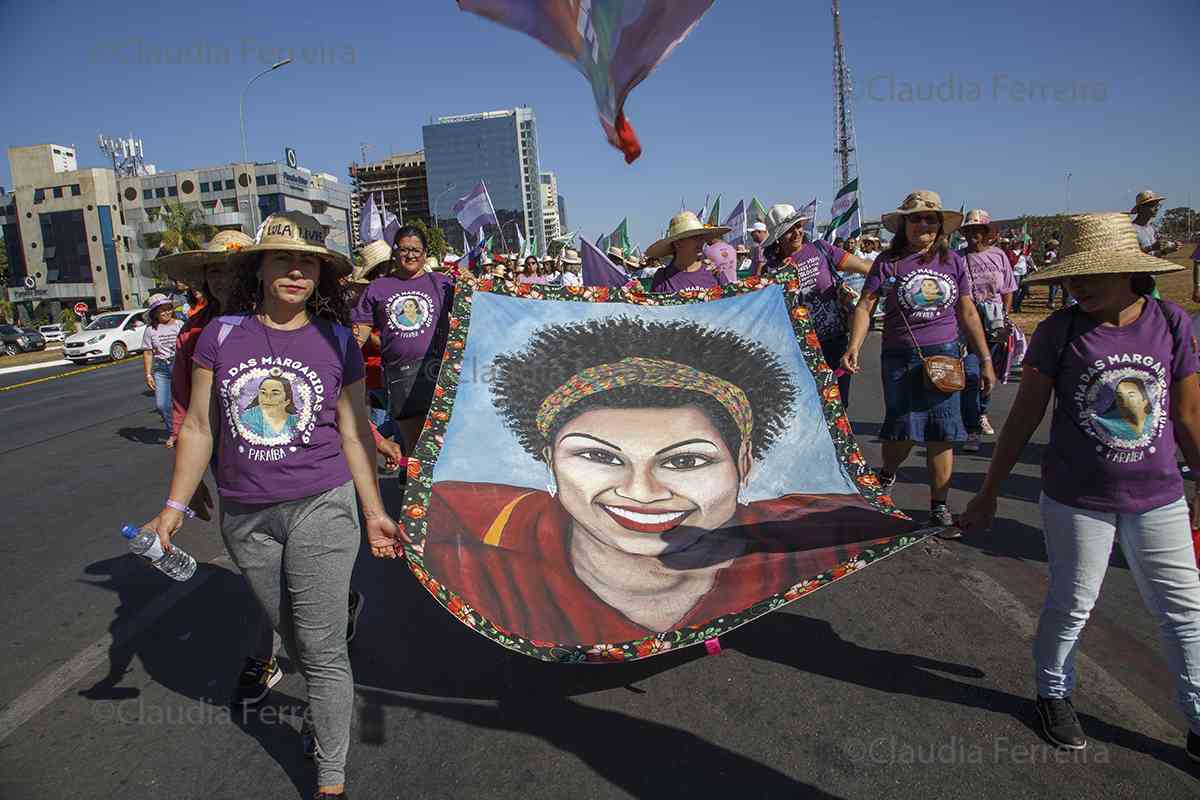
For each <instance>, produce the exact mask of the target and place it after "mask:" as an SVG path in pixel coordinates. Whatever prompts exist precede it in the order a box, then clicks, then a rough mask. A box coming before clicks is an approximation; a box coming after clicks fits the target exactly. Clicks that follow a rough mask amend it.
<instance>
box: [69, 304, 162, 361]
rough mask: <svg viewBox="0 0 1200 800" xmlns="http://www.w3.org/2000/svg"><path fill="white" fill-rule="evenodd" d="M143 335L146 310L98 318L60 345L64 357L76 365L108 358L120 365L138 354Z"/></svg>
mask: <svg viewBox="0 0 1200 800" xmlns="http://www.w3.org/2000/svg"><path fill="white" fill-rule="evenodd" d="M145 334H146V309H144V308H140V309H138V310H136V311H111V312H109V313H107V314H100V315H99V316H97V317H96V318H95V319H93V320H92V321H91V322H90V323H89V324H88V326H87V327H86V328H84V329H83V330H82V331H80V332H79V333H73V334H71V335H70V336H68V337H67V340H66V341H65V342H63V355H64V356H66V357H67V358H68V359H70V360H71V361H74V362H76V363H79V362H82V361H91V360H92V359H101V358H111V359H112V360H113V361H120V360H121V359H123V358H125V356H127V355H129V354H130V353H137V352H140V351H141V349H142V337H143V336H144V335H145Z"/></svg>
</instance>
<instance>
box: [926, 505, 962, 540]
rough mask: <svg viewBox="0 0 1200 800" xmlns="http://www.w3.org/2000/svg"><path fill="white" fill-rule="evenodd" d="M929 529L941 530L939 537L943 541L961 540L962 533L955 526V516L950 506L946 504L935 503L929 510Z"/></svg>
mask: <svg viewBox="0 0 1200 800" xmlns="http://www.w3.org/2000/svg"><path fill="white" fill-rule="evenodd" d="M929 527H931V528H941V529H942V530H941V531H939V532H938V536H939V537H940V538H942V539H960V538H962V531H961V530H959V529H958V527H957V526H956V525H955V524H954V515H953V514H951V513H950V506H948V505H946V504H945V503H934V504H933V506H932V507H931V508H930V509H929Z"/></svg>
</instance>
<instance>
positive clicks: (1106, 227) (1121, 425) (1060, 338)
mask: <svg viewBox="0 0 1200 800" xmlns="http://www.w3.org/2000/svg"><path fill="white" fill-rule="evenodd" d="M1180 269H1183V267H1182V266H1179V265H1176V264H1173V263H1171V262H1169V261H1165V260H1163V259H1160V258H1156V257H1154V256H1150V255H1147V254H1145V253H1143V252H1142V251H1141V248H1140V247H1139V246H1138V240H1137V234H1136V233H1135V231H1134V230H1133V228H1132V227H1131V226H1130V224H1129V217H1128V216H1127V215H1125V214H1081V215H1078V216H1073V217H1068V218H1067V219H1066V221H1065V222H1064V226H1063V246H1062V251H1061V260H1060V261H1059V263H1058V264H1056V265H1055V266H1054V267H1053V268H1051V269H1047V270H1044V271H1042V272H1040V273H1038V274H1037V275H1035V276H1033V277H1031V278H1029V280H1030V281H1031V282H1035V283H1047V282H1050V281H1055V280H1060V281H1061V280H1065V281H1066V284H1067V288H1068V290H1069V291H1070V292H1071V296H1072V297H1074V298H1075V299H1076V300H1077V301H1078V302H1077V305H1075V306H1072V307H1070V308H1066V309H1063V310H1061V311H1058V312H1056V313H1054V314H1052V315H1051V316H1050V317H1049V318H1048V319H1046V320H1045V321H1043V322H1042V323H1041V324H1040V325H1039V326H1038V328H1037V330H1036V331H1035V332H1034V334H1033V337H1032V339H1031V340H1030V342H1029V350H1028V352H1027V354H1026V356H1025V362H1024V371H1023V374H1022V376H1021V388H1020V391H1019V392H1018V394H1017V399H1016V401H1015V402H1014V403H1013V408H1012V412H1011V413H1010V414H1009V416H1008V420H1007V421H1006V422H1005V424H1004V430H1003V431H1002V432H1001V433H1000V439H999V441H998V442H997V444H996V451H995V453H994V454H993V456H992V464H991V468H990V469H989V470H988V475H987V479H986V480H985V481H984V484H983V487H982V488H981V489H980V491H979V494H978V495H977V496H976V497H975V499H974V500H972V501H971V503H970V505H968V506H967V510H966V513H965V514H964V515H963V525H964V527H966V528H968V529H975V528H987V527H988V526H989V525H990V523H991V522H992V520H993V519H994V517H995V514H996V498H997V496H998V495H999V493H1000V490H1001V489H1002V488H1003V484H1004V481H1005V479H1006V478H1007V477H1008V475H1009V473H1010V472H1011V471H1012V468H1013V466H1014V464H1016V462H1017V459H1018V458H1019V457H1020V455H1021V451H1022V450H1023V449H1024V447H1025V445H1026V444H1027V443H1028V441H1029V438H1030V436H1032V435H1033V432H1034V430H1035V429H1036V428H1037V427H1038V425H1040V424H1041V421H1042V417H1043V416H1044V415H1045V412H1046V407H1047V406H1048V405H1049V404H1050V398H1051V396H1052V395H1053V397H1054V399H1055V404H1054V410H1053V412H1052V415H1051V420H1052V421H1051V426H1050V443H1049V445H1048V446H1047V447H1046V448H1045V452H1044V455H1043V457H1042V494H1041V500H1040V503H1041V511H1042V529H1043V530H1044V532H1045V539H1046V555H1047V560H1048V562H1049V566H1050V583H1049V586H1048V588H1047V593H1046V601H1045V604H1044V605H1043V607H1042V613H1041V618H1040V620H1039V621H1038V628H1037V635H1036V638H1035V640H1034V648H1033V655H1034V664H1035V667H1036V672H1035V677H1036V680H1037V693H1038V697H1037V709H1038V712H1039V714H1040V716H1041V720H1042V727H1043V729H1044V730H1045V733H1046V735H1047V736H1048V737H1049V738H1050V739H1051V740H1052V741H1054V742H1055V743H1056V744H1058V745H1060V746H1061V747H1066V748H1072V749H1079V748H1082V747H1084V746H1085V745H1086V743H1087V740H1086V738H1085V736H1084V733H1083V730H1082V728H1081V727H1080V725H1079V720H1078V719H1077V717H1076V715H1075V711H1074V708H1073V707H1072V703H1071V695H1072V690H1073V689H1074V688H1075V664H1074V661H1075V650H1076V643H1077V642H1078V639H1079V636H1080V634H1081V633H1082V631H1083V627H1084V625H1085V624H1086V623H1087V619H1088V616H1089V614H1090V612H1091V609H1092V607H1093V605H1094V604H1095V602H1096V597H1097V595H1098V594H1099V592H1100V584H1101V582H1102V581H1103V579H1104V573H1105V571H1106V570H1107V568H1108V563H1109V556H1110V554H1111V551H1112V547H1113V538H1114V536H1115V537H1116V538H1117V539H1118V541H1119V542H1120V546H1121V551H1122V552H1123V553H1124V554H1125V560H1126V561H1127V562H1128V564H1129V568H1130V570H1131V571H1132V572H1133V575H1134V577H1135V579H1136V581H1137V585H1138V589H1139V591H1140V592H1141V593H1142V597H1143V599H1144V600H1145V602H1146V605H1147V607H1148V608H1149V609H1150V612H1151V613H1152V614H1153V615H1154V616H1155V618H1156V619H1157V622H1158V624H1159V630H1160V632H1161V634H1162V638H1163V643H1164V645H1165V649H1166V656H1167V664H1168V666H1169V669H1170V674H1171V675H1172V676H1173V677H1174V679H1175V682H1176V686H1177V690H1178V691H1177V697H1178V701H1179V703H1180V706H1181V708H1182V710H1183V713H1184V716H1185V717H1186V718H1187V721H1188V726H1189V728H1190V732H1189V733H1188V738H1187V753H1188V755H1189V756H1191V758H1192V759H1194V760H1200V576H1198V575H1197V571H1196V553H1195V550H1194V548H1193V545H1192V536H1191V525H1190V523H1189V521H1188V507H1187V503H1186V500H1185V498H1184V490H1183V481H1182V478H1181V477H1180V474H1179V470H1178V469H1177V467H1176V461H1175V451H1176V447H1178V448H1179V450H1181V451H1182V452H1183V456H1184V458H1185V459H1186V460H1187V463H1188V466H1189V467H1190V468H1191V469H1192V470H1197V469H1200V383H1197V378H1196V372H1197V370H1200V358H1198V357H1197V354H1196V345H1195V340H1194V339H1193V338H1192V329H1191V325H1190V323H1189V320H1188V317H1187V315H1186V314H1185V313H1184V311H1183V310H1182V309H1181V308H1179V307H1178V306H1176V305H1175V304H1173V303H1168V302H1165V301H1161V300H1154V299H1153V298H1151V297H1149V296H1148V295H1149V287H1150V286H1151V284H1152V281H1151V280H1150V279H1151V277H1152V276H1153V275H1155V274H1162V273H1166V272H1174V271H1176V270H1180Z"/></svg>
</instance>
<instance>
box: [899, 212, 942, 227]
mask: <svg viewBox="0 0 1200 800" xmlns="http://www.w3.org/2000/svg"><path fill="white" fill-rule="evenodd" d="M907 219H908V221H909V222H911V223H913V224H914V225H937V224H938V223H939V222H941V218H940V217H939V216H938V215H937V214H935V213H933V212H930V213H928V214H909V215H908V217H907Z"/></svg>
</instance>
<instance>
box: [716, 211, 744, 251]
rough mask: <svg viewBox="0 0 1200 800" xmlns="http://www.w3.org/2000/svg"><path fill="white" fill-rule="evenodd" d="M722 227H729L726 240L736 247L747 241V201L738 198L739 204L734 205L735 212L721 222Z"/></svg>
mask: <svg viewBox="0 0 1200 800" xmlns="http://www.w3.org/2000/svg"><path fill="white" fill-rule="evenodd" d="M721 225H722V227H725V228H729V229H730V231H729V233H727V234H725V236H724V237H722V238H724V239H725V241H727V242H729V243H730V244H731V245H733V246H734V247H737V246H738V245H739V244H742V243H743V242H745V241H746V202H745V201H744V200H738V204H737V205H736V206H734V207H733V212H732V213H730V215H729V216H728V217H726V218H725V221H724V222H722V223H721Z"/></svg>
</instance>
